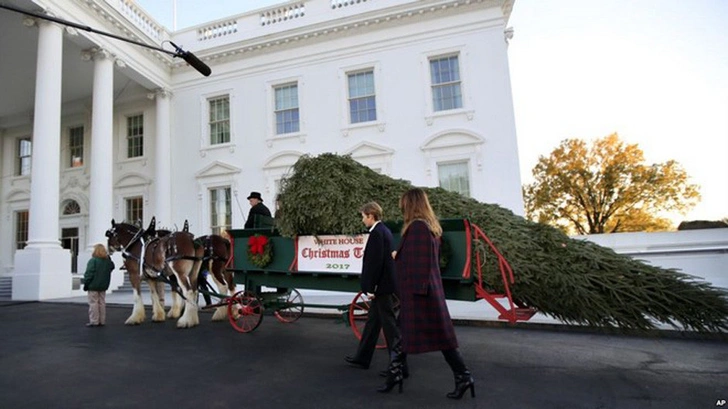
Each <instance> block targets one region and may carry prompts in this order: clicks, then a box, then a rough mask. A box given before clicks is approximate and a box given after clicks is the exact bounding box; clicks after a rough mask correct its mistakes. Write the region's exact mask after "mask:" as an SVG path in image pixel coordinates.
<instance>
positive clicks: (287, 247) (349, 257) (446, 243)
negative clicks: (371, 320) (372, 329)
mask: <svg viewBox="0 0 728 409" xmlns="http://www.w3.org/2000/svg"><path fill="white" fill-rule="evenodd" d="M441 224H442V228H443V245H442V246H441V247H442V257H441V272H442V281H443V287H444V289H445V295H446V297H447V299H449V300H460V301H477V300H479V299H485V300H486V301H488V302H489V303H490V304H491V305H492V306H493V307H494V308H496V309H497V310H498V311H499V312H500V316H499V319H502V320H507V321H509V322H516V321H521V320H527V319H529V318H530V317H531V316H532V315H533V314H534V313H535V311H534V310H533V309H530V308H526V307H523V306H517V305H514V303H513V299H512V297H511V294H510V289H509V288H510V284H512V283H513V274H512V271H510V267H509V266H508V263H507V262H506V261H505V259H504V258H503V257H502V256H501V255H500V253H499V252H498V250H497V249H496V248H495V247H494V246H493V245H492V243H490V240H488V238H487V237H486V236H485V234H483V232H482V230H481V229H479V228H478V227H477V226H475V225H474V224H472V223H471V222H470V221H469V220H467V219H448V220H441ZM387 226H388V227H389V228H390V229H391V230H392V232H393V233H394V238H395V246H396V245H397V244H398V242H399V239H400V235H399V231H400V229H401V223H400V224H397V223H387ZM228 233H229V234H230V237H231V238H232V242H233V260H232V262H231V263H230V267H229V268H228V269H229V270H232V271H233V272H234V277H235V283H236V284H238V285H243V286H244V288H245V289H244V290H243V291H239V292H237V293H236V294H234V295H233V296H231V297H229V298H228V300H227V303H228V316H229V319H230V322H231V324H232V326H233V327H234V328H235V329H236V330H238V331H240V332H251V331H253V330H255V329H256V328H257V327H258V325H260V323H261V321H262V319H263V315H264V313H265V311H272V312H273V315H274V316H275V317H276V318H277V319H278V320H279V321H281V322H293V321H295V320H297V319H298V318H299V317H300V316H301V315H302V314H303V311H304V309H305V307H307V306H308V307H312V308H336V309H339V310H341V311H342V312H344V313H345V314H346V315H348V322H349V323H350V324H351V327H352V329H353V331H354V333H355V335H357V337H360V334H361V332H360V331H361V327H362V326H363V323H364V322H365V321H366V314H367V311H368V302H367V298H366V297H365V296H364V295H363V294H362V293H361V292H360V291H359V289H360V288H359V275H358V273H359V272H360V268H361V267H360V265H359V267H358V269H359V270H358V269H357V265H356V261H357V257H359V258H360V257H361V252H362V251H363V248H364V243H365V239H366V235H359V236H343V235H322V236H301V237H295V238H290V237H282V236H280V235H279V234H278V232H277V230H276V229H275V227H274V223H272V222H271V223H268V226H264V227H259V228H254V229H237V230H229V231H228ZM475 242H477V243H479V245H478V246H475V245H473V243H475ZM484 249H489V251H487V252H486V251H484ZM486 256H487V257H497V261H498V262H497V265H498V266H499V268H500V270H501V271H500V272H501V276H502V279H503V284H504V286H503V287H504V289H505V291H504V292H502V293H494V292H493V291H490V290H488V289H486V288H485V287H484V284H483V282H482V278H481V275H480V273H479V272H480V269H479V267H480V266H481V265H483V264H485V263H484V262H483V258H484V257H486ZM472 271H475V273H473V272H472ZM298 289H311V290H326V291H340V292H351V293H356V296H355V297H354V299H353V300H352V302H351V303H350V304H347V305H320V304H305V303H304V302H303V298H302V296H301V294H300V292H299V291H298ZM499 300H504V302H502V303H501V302H499Z"/></svg>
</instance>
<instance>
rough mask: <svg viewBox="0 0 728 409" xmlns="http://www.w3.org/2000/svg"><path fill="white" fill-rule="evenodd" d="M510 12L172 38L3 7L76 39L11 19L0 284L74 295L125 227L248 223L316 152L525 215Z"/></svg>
mask: <svg viewBox="0 0 728 409" xmlns="http://www.w3.org/2000/svg"><path fill="white" fill-rule="evenodd" d="M513 2H514V0H386V1H385V0H292V1H288V2H283V3H281V4H280V5H278V6H274V7H270V8H265V9H261V10H257V11H252V12H249V13H245V14H241V15H236V16H229V17H228V18H225V19H222V20H219V21H214V22H210V23H209V24H205V25H201V26H198V27H194V28H190V29H186V30H181V31H177V32H170V31H168V30H167V29H165V28H164V27H162V26H161V25H159V24H158V23H156V22H155V21H154V20H153V19H152V18H151V17H149V16H148V15H147V14H146V13H145V12H144V11H143V10H142V9H140V8H139V7H138V6H137V5H136V4H135V3H134V1H133V0H10V1H8V0H5V3H6V4H8V5H9V6H11V7H15V8H22V9H24V10H29V11H32V12H35V13H40V14H44V15H46V14H47V15H50V16H53V17H55V18H57V19H62V20H68V21H71V22H73V23H75V24H77V25H80V26H81V27H80V28H78V27H77V28H69V27H67V26H64V25H62V24H59V23H58V22H51V21H48V20H44V19H40V18H36V17H29V16H27V15H23V14H21V13H18V12H15V11H11V10H8V9H3V8H0V86H1V88H0V141H1V143H0V158H2V161H1V162H0V169H1V171H2V183H0V276H1V277H3V278H4V279H5V281H9V280H12V297H13V298H14V299H28V300H41V299H50V298H57V297H68V296H70V295H71V291H72V290H71V288H72V277H73V276H74V273H83V267H84V266H85V263H86V260H88V258H89V256H90V247H91V246H93V244H95V243H99V242H103V243H105V241H106V238H105V236H104V233H105V231H106V229H107V228H108V227H109V225H110V220H111V219H112V218H115V219H116V220H117V221H119V220H137V219H141V220H142V221H143V223H144V224H145V225H146V224H147V223H148V222H149V221H150V219H151V217H152V216H156V219H157V222H158V225H162V226H167V227H171V228H174V226H180V227H181V224H182V223H183V221H184V220H189V222H190V226H191V231H193V232H194V233H196V234H208V233H210V232H215V231H218V230H219V229H221V228H229V227H241V226H242V225H243V224H244V217H245V215H247V212H248V203H247V200H245V198H246V197H247V195H248V193H249V192H250V191H260V192H261V193H262V194H263V197H264V199H266V201H267V202H269V203H271V202H273V199H274V197H275V195H276V193H277V189H278V182H279V181H280V180H281V178H283V177H284V176H285V175H286V173H287V172H288V171H289V169H290V167H291V165H293V164H294V163H295V162H296V160H297V159H298V158H299V157H300V156H301V155H304V154H312V155H316V154H320V153H324V152H336V153H341V154H351V155H352V157H353V158H355V159H356V160H358V161H360V162H361V163H363V164H365V165H367V166H369V167H371V168H372V169H375V170H376V171H378V172H381V173H382V174H386V175H390V176H392V177H395V178H403V179H408V180H411V181H412V182H413V183H414V184H416V185H421V186H438V185H439V186H443V187H445V188H446V189H450V190H456V191H459V192H462V193H463V194H465V195H468V196H471V197H473V198H476V199H478V200H480V201H484V202H490V203H497V204H499V205H501V206H503V207H506V208H509V209H511V210H512V211H514V212H515V213H516V214H523V200H522V197H521V182H520V180H521V179H520V174H519V164H518V151H517V144H516V132H515V121H514V114H513V103H512V97H511V85H510V78H509V68H508V56H507V51H508V40H509V38H510V35H511V31H510V30H508V29H507V24H508V19H509V16H510V13H511V10H512V7H513ZM86 26H87V27H91V28H93V29H94V30H98V31H103V32H107V33H111V34H113V35H116V36H119V37H123V38H128V39H131V40H133V41H136V42H141V43H144V44H147V45H149V46H152V47H162V48H164V49H167V50H174V47H173V46H172V45H171V44H170V41H171V42H173V43H174V44H177V45H179V46H180V47H182V48H184V50H187V51H191V52H192V53H194V55H196V56H197V57H198V58H200V59H201V60H202V61H204V63H205V64H207V65H209V66H210V68H211V69H212V74H211V75H210V76H207V77H206V76H203V75H201V74H200V73H199V72H197V71H196V70H194V69H192V68H191V67H189V66H188V65H187V64H186V63H185V62H184V61H183V60H182V59H179V58H173V57H172V56H171V55H169V54H166V53H164V52H161V51H157V50H152V49H149V48H145V47H141V46H138V45H135V44H131V43H128V42H124V41H119V40H117V39H114V38H110V37H108V36H104V35H100V34H98V33H95V32H93V31H89V30H84V29H83V27H86ZM271 207H272V206H271ZM77 254H78V259H77V258H76V255H77Z"/></svg>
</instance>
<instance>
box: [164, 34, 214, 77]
mask: <svg viewBox="0 0 728 409" xmlns="http://www.w3.org/2000/svg"><path fill="white" fill-rule="evenodd" d="M169 43H170V44H172V46H173V47H174V48H175V49H176V50H177V54H175V57H180V58H182V59H183V60H185V62H186V63H187V64H189V65H191V66H192V68H194V69H196V70H197V71H198V72H199V73H200V74H202V75H204V76H205V77H209V76H210V74H211V73H212V70H211V69H210V67H208V66H207V64H205V63H204V62H202V61H201V60H200V59H199V58H197V57H196V56H195V55H194V54H192V53H191V52H189V51H185V50H183V49H182V48H181V47H179V46H177V44H175V43H173V42H171V41H170V42H169Z"/></svg>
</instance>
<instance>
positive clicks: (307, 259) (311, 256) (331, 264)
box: [296, 234, 369, 274]
mask: <svg viewBox="0 0 728 409" xmlns="http://www.w3.org/2000/svg"><path fill="white" fill-rule="evenodd" d="M368 238H369V235H368V234H360V235H356V236H298V243H297V244H298V245H297V249H298V250H297V253H296V262H297V263H298V271H315V272H322V273H337V274H340V273H347V274H361V265H362V257H363V256H364V247H365V246H366V244H367V239H368Z"/></svg>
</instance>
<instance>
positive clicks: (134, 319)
mask: <svg viewBox="0 0 728 409" xmlns="http://www.w3.org/2000/svg"><path fill="white" fill-rule="evenodd" d="M145 319H146V314H145V312H144V303H143V302H142V297H141V296H140V295H139V292H138V291H137V290H136V289H135V290H134V308H133V309H132V310H131V315H130V316H129V318H127V319H126V321H124V324H125V325H139V324H141V323H142V322H144V320H145Z"/></svg>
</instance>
